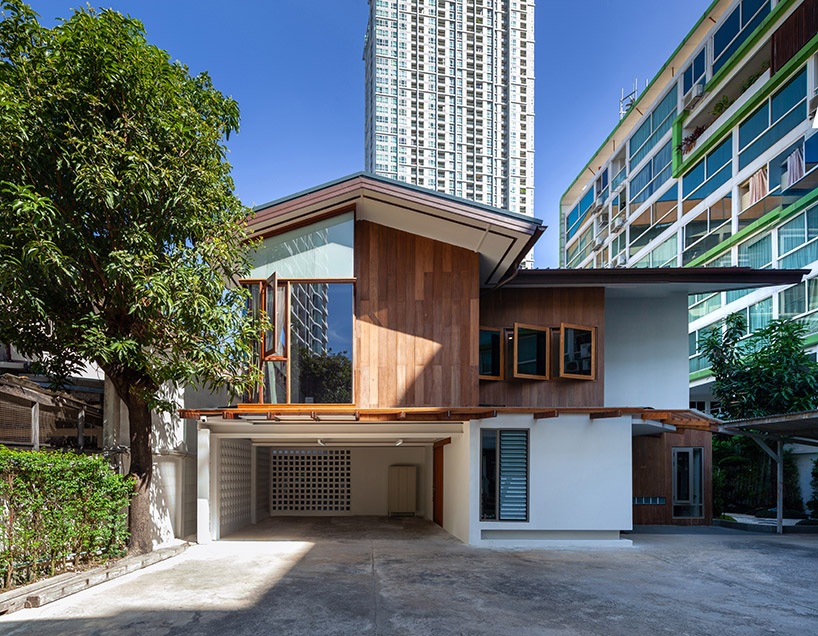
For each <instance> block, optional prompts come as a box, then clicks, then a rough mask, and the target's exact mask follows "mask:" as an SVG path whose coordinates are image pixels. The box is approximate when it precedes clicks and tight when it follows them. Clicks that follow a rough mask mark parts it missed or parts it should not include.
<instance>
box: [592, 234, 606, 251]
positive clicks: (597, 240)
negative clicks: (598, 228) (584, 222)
mask: <svg viewBox="0 0 818 636" xmlns="http://www.w3.org/2000/svg"><path fill="white" fill-rule="evenodd" d="M603 245H605V239H604V238H602V237H601V236H597V237H596V238H595V239H594V251H595V252H597V251H599V250H601V249H602V246H603Z"/></svg>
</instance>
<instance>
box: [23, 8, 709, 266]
mask: <svg viewBox="0 0 818 636" xmlns="http://www.w3.org/2000/svg"><path fill="white" fill-rule="evenodd" d="M709 4H710V0H686V1H681V0H661V1H657V0H626V1H625V2H613V1H612V0H585V1H583V2H576V1H575V2H556V0H547V1H541V2H539V3H538V4H537V8H536V18H535V19H536V23H535V37H536V48H535V51H536V60H535V74H536V87H535V91H536V92H535V94H536V103H535V113H536V117H535V135H536V139H535V147H536V156H535V188H536V190H535V193H536V194H535V201H534V210H535V212H534V214H535V215H536V216H537V217H538V218H540V219H543V221H544V222H545V224H546V225H548V226H549V230H548V231H547V232H546V233H545V235H544V236H543V237H542V238H541V239H540V241H539V244H538V246H537V247H536V249H535V259H536V266H537V267H556V266H557V264H558V257H557V245H558V233H557V226H558V218H557V207H558V203H559V198H560V196H561V195H562V193H563V192H564V191H565V189H566V188H567V187H568V186H569V185H570V184H571V182H572V181H573V180H574V178H575V177H576V176H577V174H578V173H579V172H580V170H582V168H583V167H584V166H585V164H586V163H587V161H588V160H589V159H590V157H591V154H592V153H593V152H594V151H595V150H596V149H597V148H598V147H599V145H600V144H601V143H602V141H603V140H604V139H605V137H606V136H607V135H608V133H609V132H610V131H611V130H612V129H613V127H614V126H615V125H616V122H617V121H618V118H619V115H618V110H619V96H620V90H621V89H622V88H626V89H629V88H630V86H631V84H632V83H633V80H634V78H638V80H639V85H640V88H642V87H644V85H645V80H646V79H651V78H652V77H653V76H654V75H655V74H656V72H657V71H658V70H659V69H660V68H661V66H662V64H664V62H665V61H666V60H667V58H668V57H669V56H670V54H671V53H672V52H673V50H674V49H675V48H676V46H677V45H678V44H679V42H680V41H681V39H682V38H683V37H684V36H685V35H686V34H687V33H688V31H689V30H690V29H691V28H692V27H693V25H694V24H695V23H696V21H697V20H698V19H699V17H700V16H701V15H702V14H703V13H704V10H705V9H706V8H707V7H708V5H709ZM31 5H32V7H33V8H34V10H35V11H37V12H38V13H39V14H40V16H41V22H42V23H43V24H44V25H47V26H51V25H53V24H54V19H55V18H58V17H63V18H67V17H69V16H70V15H71V7H77V6H83V4H81V3H80V2H77V1H75V0H71V1H69V0H33V1H32V2H31ZM91 5H92V6H105V7H111V8H113V9H115V10H117V11H120V12H122V13H130V14H131V15H132V16H133V17H136V18H139V19H140V20H142V22H143V23H144V24H145V28H146V30H147V34H148V39H149V41H150V42H151V43H153V44H155V45H157V46H159V47H161V48H163V49H166V50H167V51H169V52H170V54H171V56H172V57H173V58H175V59H178V60H180V61H181V62H183V63H185V64H187V65H188V66H189V67H190V69H191V71H192V72H194V73H198V72H200V71H205V70H206V71H208V72H209V73H210V75H211V77H212V78H213V82H214V84H215V86H216V88H218V89H219V90H221V91H222V92H223V93H225V94H227V95H231V96H232V97H233V98H234V99H236V100H237V101H238V102H239V105H240V107H241V116H242V123H241V131H240V133H239V134H238V135H236V136H235V137H231V140H230V143H229V147H230V151H231V154H230V162H231V164H232V165H233V178H234V180H235V183H236V193H237V195H238V196H239V198H240V199H241V200H242V201H243V202H244V203H245V204H247V205H253V204H258V203H264V202H266V201H270V200H272V199H276V198H278V197H281V196H284V195H287V194H291V193H293V192H297V191H299V190H302V189H304V188H308V187H311V186H313V185H317V184H319V183H322V182H324V181H330V180H332V179H336V178H338V177H340V176H343V175H346V174H350V173H352V172H357V171H359V170H362V169H363V165H364V159H363V148H364V143H363V134H364V123H363V116H364V63H363V61H362V59H361V54H362V51H363V41H364V32H365V30H366V20H367V2H366V0H311V1H310V2H304V1H303V0H274V1H272V2H271V1H269V0H268V1H264V2H244V1H242V0H234V1H233V2H230V3H225V2H212V1H210V0H195V1H194V0H161V1H160V0H113V1H112V0H108V1H107V2H105V3H104V4H101V5H99V4H98V3H96V2H93V0H92V1H91Z"/></svg>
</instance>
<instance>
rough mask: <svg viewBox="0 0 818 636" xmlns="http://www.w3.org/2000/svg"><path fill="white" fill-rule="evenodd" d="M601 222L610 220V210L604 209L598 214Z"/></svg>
mask: <svg viewBox="0 0 818 636" xmlns="http://www.w3.org/2000/svg"><path fill="white" fill-rule="evenodd" d="M597 218H598V219H599V222H600V223H607V222H608V210H602V211H601V212H600V213H599V216H597Z"/></svg>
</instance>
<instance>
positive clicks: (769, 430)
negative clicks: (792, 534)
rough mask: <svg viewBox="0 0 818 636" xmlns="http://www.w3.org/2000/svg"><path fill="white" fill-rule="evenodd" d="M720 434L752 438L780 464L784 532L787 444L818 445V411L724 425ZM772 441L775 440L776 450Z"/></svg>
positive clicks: (779, 514) (780, 527) (779, 522)
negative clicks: (785, 457)
mask: <svg viewBox="0 0 818 636" xmlns="http://www.w3.org/2000/svg"><path fill="white" fill-rule="evenodd" d="M719 432H720V433H724V434H726V435H744V436H746V437H749V438H751V439H752V440H753V441H754V442H755V443H756V444H758V445H759V446H760V447H761V448H762V450H763V451H764V452H765V453H767V454H768V455H769V456H770V457H772V459H773V461H775V463H776V504H775V507H776V531H777V532H778V534H782V533H783V532H784V524H783V519H784V444H803V445H805V446H814V447H818V411H803V412H800V413H785V414H783V415H771V416H767V417H756V418H752V419H745V420H736V421H734V422H729V423H727V424H723V425H722V426H721V427H720V429H719ZM772 442H775V447H774V449H773V445H772Z"/></svg>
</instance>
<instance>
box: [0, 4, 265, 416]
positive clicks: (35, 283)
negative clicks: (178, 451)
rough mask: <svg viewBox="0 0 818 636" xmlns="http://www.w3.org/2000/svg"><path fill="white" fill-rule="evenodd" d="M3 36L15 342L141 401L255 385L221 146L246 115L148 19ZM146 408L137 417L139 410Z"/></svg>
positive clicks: (237, 211) (3, 297) (4, 191)
mask: <svg viewBox="0 0 818 636" xmlns="http://www.w3.org/2000/svg"><path fill="white" fill-rule="evenodd" d="M2 8H3V10H4V12H3V14H2V18H3V19H2V21H0V180H1V181H0V341H3V342H11V343H13V344H14V345H15V346H16V347H17V349H18V350H20V351H21V352H22V353H23V354H25V355H28V356H32V357H37V356H40V362H41V365H42V367H43V371H44V372H46V373H48V374H49V375H50V376H51V377H52V378H53V379H54V381H55V382H56V383H57V384H59V383H60V382H61V381H64V380H65V379H66V378H67V377H68V376H69V375H71V374H72V373H74V372H76V370H77V369H78V367H79V366H80V365H81V364H82V363H83V361H84V360H90V361H93V362H96V363H97V364H98V365H99V366H100V367H101V368H102V369H103V370H104V371H105V372H106V374H107V375H108V376H109V377H110V378H111V380H112V381H113V383H114V386H115V387H116V390H117V392H118V393H119V395H120V397H122V399H123V400H125V401H126V403H128V398H129V396H131V395H138V396H139V398H140V400H143V401H146V402H147V404H148V406H149V407H150V408H161V409H164V410H172V409H173V408H175V405H174V404H173V403H172V402H171V401H169V400H167V399H166V394H165V393H163V392H162V391H161V390H160V389H161V387H162V386H163V385H165V384H166V383H170V384H182V383H186V382H188V381H191V380H195V381H201V382H202V383H203V384H205V385H207V386H209V387H211V388H215V387H217V386H223V385H227V386H231V387H234V388H236V389H237V390H238V389H240V388H241V386H242V384H243V383H247V382H249V381H252V380H255V381H256V382H257V381H258V380H259V378H258V377H256V378H254V379H253V378H248V377H247V371H246V367H245V366H244V365H243V363H244V362H245V361H246V360H247V359H249V355H250V348H249V342H250V340H251V338H250V334H251V333H258V325H253V324H252V322H251V318H250V317H248V316H247V315H246V312H244V311H243V308H244V304H245V298H246V295H245V292H244V291H243V290H242V289H240V288H238V287H235V286H231V287H228V286H227V284H228V283H229V282H230V281H231V280H235V279H236V278H237V277H240V276H242V275H244V274H245V273H246V272H247V271H248V268H249V258H250V255H249V250H248V245H247V244H246V243H243V240H244V239H245V237H246V225H245V219H246V215H247V213H248V209H247V208H245V207H244V206H243V205H242V204H241V203H240V202H239V200H238V199H237V198H236V197H235V196H234V194H233V181H232V179H231V177H230V165H229V163H227V161H226V155H227V149H226V147H225V146H224V144H223V140H224V139H226V138H227V137H229V135H230V133H231V132H234V131H237V130H238V126H239V108H238V104H237V103H236V102H235V101H234V100H232V99H230V98H228V97H225V96H224V95H222V94H221V93H220V92H218V91H217V90H216V89H215V88H214V87H213V85H212V83H211V81H210V78H209V77H208V75H207V74H206V73H201V74H199V75H196V76H192V75H191V74H190V73H189V71H188V69H187V67H185V66H184V65H182V64H180V63H179V62H173V61H171V60H170V57H169V56H168V54H167V53H166V52H165V51H162V50H160V49H158V48H156V47H155V46H152V45H150V44H149V43H148V42H147V40H146V36H145V32H144V28H143V25H142V23H141V22H139V21H138V20H135V19H133V18H131V17H128V16H123V15H121V14H119V13H117V12H115V11H112V10H101V11H99V12H97V11H94V10H93V9H90V8H89V9H80V10H78V11H75V13H74V14H73V16H71V17H70V18H69V19H68V20H66V21H64V22H63V23H61V24H60V25H58V26H56V27H54V28H52V29H47V28H44V27H42V26H41V25H40V24H39V23H38V22H37V14H35V13H34V12H33V11H32V10H31V9H30V8H29V7H28V6H27V5H25V4H24V3H23V2H22V0H6V1H5V2H3V4H2ZM130 406H131V405H130V404H129V407H130Z"/></svg>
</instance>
